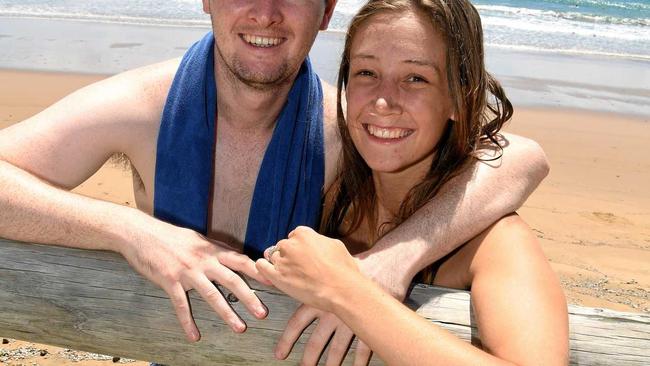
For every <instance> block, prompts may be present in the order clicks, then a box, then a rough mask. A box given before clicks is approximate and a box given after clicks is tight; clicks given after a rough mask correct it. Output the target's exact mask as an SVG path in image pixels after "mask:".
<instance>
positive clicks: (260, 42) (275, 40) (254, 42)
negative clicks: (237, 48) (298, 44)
mask: <svg viewBox="0 0 650 366" xmlns="http://www.w3.org/2000/svg"><path fill="white" fill-rule="evenodd" d="M239 36H240V37H241V39H242V40H244V42H246V43H248V44H250V45H251V46H255V47H263V48H268V47H275V46H277V45H279V44H280V43H282V42H284V41H285V40H286V38H281V37H265V36H258V35H254V34H243V33H241V34H240V35H239Z"/></svg>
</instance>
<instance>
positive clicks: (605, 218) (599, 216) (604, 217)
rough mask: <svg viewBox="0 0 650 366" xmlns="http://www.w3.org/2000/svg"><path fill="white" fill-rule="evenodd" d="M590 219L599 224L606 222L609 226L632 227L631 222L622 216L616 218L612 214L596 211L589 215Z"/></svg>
mask: <svg viewBox="0 0 650 366" xmlns="http://www.w3.org/2000/svg"><path fill="white" fill-rule="evenodd" d="M588 217H589V218H590V219H592V220H595V221H599V222H606V223H608V224H623V225H630V224H631V222H630V221H629V220H628V219H626V218H624V217H620V216H616V215H614V214H613V213H611V212H598V211H594V212H592V213H591V214H588Z"/></svg>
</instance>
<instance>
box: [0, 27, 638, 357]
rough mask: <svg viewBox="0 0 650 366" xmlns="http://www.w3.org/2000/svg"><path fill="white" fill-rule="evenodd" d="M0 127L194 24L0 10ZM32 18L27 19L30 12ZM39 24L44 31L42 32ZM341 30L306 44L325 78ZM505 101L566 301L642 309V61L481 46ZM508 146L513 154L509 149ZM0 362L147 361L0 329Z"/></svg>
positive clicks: (115, 195) (333, 65) (114, 193)
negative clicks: (539, 172)
mask: <svg viewBox="0 0 650 366" xmlns="http://www.w3.org/2000/svg"><path fill="white" fill-rule="evenodd" d="M2 22H3V23H2V24H0V48H2V49H5V50H11V52H4V53H0V129H2V128H6V127H8V126H10V125H12V124H14V123H17V122H20V121H22V120H24V119H26V118H28V117H29V116H32V115H34V114H36V113H38V112H39V111H41V110H43V109H44V108H46V107H47V106H49V105H51V104H52V103H54V102H56V101H57V100H59V99H61V98H62V97H64V96H65V95H67V94H69V93H71V92H72V91H74V90H77V89H79V88H81V87H83V86H84V85H87V84H90V83H92V82H94V81H97V80H101V79H102V78H105V77H107V76H108V75H111V74H115V73H117V72H120V71H123V70H126V69H130V68H133V67H137V66H141V65H146V64H149V63H152V62H155V61H158V60H164V59H167V58H171V57H177V56H180V55H182V54H183V52H184V51H185V49H186V48H187V47H188V46H189V45H190V44H191V43H192V42H193V40H196V39H198V38H199V37H200V36H201V35H202V34H203V33H204V32H205V31H206V29H205V28H200V27H199V28H181V27H178V28H171V27H154V26H147V27H144V26H136V25H124V24H121V25H116V24H99V23H97V24H95V23H90V22H70V21H63V20H43V19H40V20H32V19H18V18H16V19H13V18H3V19H2ZM36 22H37V23H39V25H38V26H35V25H34V24H35V23H36ZM42 29H49V30H51V31H50V32H43V31H42ZM342 38H343V34H342V33H340V32H325V33H322V34H321V35H320V36H319V38H318V39H317V42H316V45H315V47H314V49H313V50H312V53H311V56H312V60H313V61H314V64H315V67H316V69H317V70H318V72H319V74H320V75H321V76H322V77H323V78H324V79H325V80H327V81H329V82H331V83H333V82H334V81H335V78H336V72H337V68H338V58H339V56H338V55H340V50H341V48H342V45H341V41H342ZM487 54H488V60H487V64H488V67H489V69H490V70H491V71H492V72H494V73H495V74H496V76H497V77H498V78H499V79H500V80H501V81H502V82H503V83H504V85H505V86H506V89H507V91H508V93H509V95H510V96H511V97H512V100H513V101H514V104H515V106H516V113H515V116H514V119H513V121H512V122H511V123H510V124H509V125H508V126H507V128H506V130H507V131H509V132H513V133H517V134H520V135H524V136H527V137H529V138H532V139H534V140H536V141H537V142H539V143H540V144H541V145H542V147H543V148H544V150H545V151H546V153H547V155H548V158H549V161H550V163H551V173H550V175H549V176H548V177H547V178H546V180H545V181H544V182H543V183H542V185H541V186H540V187H539V188H538V189H537V190H536V191H535V192H534V193H533V195H532V196H531V197H530V198H529V199H528V201H527V202H526V204H525V205H524V207H523V208H522V209H521V210H520V211H519V213H520V214H521V215H522V217H523V218H524V219H525V220H526V221H527V222H528V223H529V225H530V226H531V227H532V228H533V230H534V231H535V232H536V234H537V236H538V237H539V239H540V241H541V243H542V246H543V249H544V251H545V253H546V255H547V257H548V259H549V261H550V262H551V265H552V267H553V269H554V270H555V272H556V273H557V274H558V276H559V277H560V280H561V282H562V285H563V288H564V290H565V294H566V296H567V298H568V300H569V302H570V303H572V304H578V305H584V306H591V307H603V308H610V309H615V310H621V311H630V312H645V313H650V268H649V266H648V263H650V190H648V189H647V187H648V184H649V183H650V156H649V155H648V154H647V146H646V145H647V143H648V142H649V141H650V89H649V85H650V72H649V71H648V70H650V64H649V63H648V62H647V61H639V60H628V59H622V58H595V57H574V56H570V55H548V54H535V53H525V52H514V51H504V50H501V49H494V48H492V49H488V52H487ZM513 158H516V157H513ZM74 191H75V192H77V193H80V194H84V195H87V196H91V197H95V198H99V199H103V200H108V201H112V202H115V203H118V204H123V205H131V206H133V205H134V198H133V191H132V182H131V173H130V171H128V170H125V169H124V167H123V166H121V165H116V164H113V163H112V162H110V161H109V162H107V163H106V164H105V165H104V166H103V167H102V168H101V169H100V170H99V171H98V172H97V173H96V174H95V175H94V176H93V177H91V178H90V179H89V180H88V181H86V182H85V183H84V184H82V185H81V186H79V187H77V188H76V189H75V190H74ZM0 340H1V341H2V344H0V365H4V364H7V365H34V364H37V365H44V366H49V365H80V366H96V365H107V364H112V363H114V362H120V363H128V364H130V365H138V366H140V365H148V363H145V362H141V361H137V362H136V361H133V360H124V359H121V360H117V359H113V358H112V357H110V356H103V357H102V356H98V355H92V354H86V353H77V352H73V351H69V350H64V349H62V348H57V347H51V346H46V345H40V344H32V343H27V342H23V341H18V340H9V339H7V340H6V342H5V339H3V338H2V335H1V334H0Z"/></svg>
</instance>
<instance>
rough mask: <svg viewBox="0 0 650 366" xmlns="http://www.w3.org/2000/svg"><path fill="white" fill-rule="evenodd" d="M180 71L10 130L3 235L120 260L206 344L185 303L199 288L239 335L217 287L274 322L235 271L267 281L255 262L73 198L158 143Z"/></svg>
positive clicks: (74, 103)
mask: <svg viewBox="0 0 650 366" xmlns="http://www.w3.org/2000/svg"><path fill="white" fill-rule="evenodd" d="M174 67H175V64H174V63H165V64H162V65H158V66H156V67H151V68H144V69H141V70H137V71H132V72H128V73H125V74H123V75H118V76H115V77H113V78H110V79H107V80H104V81H102V82H99V83H97V84H93V85H91V86H88V87H86V88H84V89H82V90H80V91H77V92H75V93H73V94H71V95H70V96H68V97H66V98H64V99H63V100H61V101H60V102H58V103H56V104H54V105H53V106H51V107H50V108H48V109H46V110H45V111H43V112H41V113H39V114H37V115H36V116H34V117H32V118H30V119H28V120H26V121H24V122H21V123H19V124H17V125H14V126H11V127H8V128H6V129H4V130H1V131H0V236H2V237H6V238H10V239H14V240H20V241H32V242H38V243H45V244H57V245H65V246H72V247H79V248H85V249H104V250H112V251H116V252H119V253H121V254H122V255H123V256H124V257H125V258H126V259H127V260H128V261H129V263H130V264H131V265H132V266H133V267H134V268H135V269H136V270H137V271H138V272H140V273H141V274H143V275H144V276H146V277H147V278H148V279H149V280H151V281H153V282H154V283H156V284H157V285H158V286H160V287H161V288H163V290H165V291H166V292H167V293H168V295H169V296H170V298H171V300H172V303H173V305H174V308H175V310H176V312H177V316H178V318H179V320H180V322H181V324H182V326H183V328H184V330H185V332H186V334H187V336H188V338H189V339H190V340H198V338H199V333H198V329H197V328H196V325H195V324H194V321H193V319H192V317H191V313H190V310H189V309H190V308H189V304H188V300H187V295H186V291H188V290H190V289H196V290H197V291H198V292H199V293H200V294H201V296H203V297H204V299H205V300H206V301H207V302H208V303H209V304H210V305H211V306H212V307H213V308H214V309H215V311H217V312H218V313H219V315H221V316H222V317H223V318H224V320H225V321H226V322H227V324H229V325H230V326H231V327H232V328H233V329H235V330H236V331H243V330H244V329H245V325H244V323H243V322H242V320H241V319H240V318H239V317H238V316H237V314H236V313H234V311H233V310H232V309H231V308H230V306H229V304H228V303H227V302H226V301H225V299H224V298H223V296H221V294H220V293H219V291H218V290H217V289H216V287H215V286H214V285H213V284H212V282H211V281H216V282H219V283H221V284H223V285H224V286H225V287H227V288H229V289H230V290H231V291H232V292H233V293H234V294H235V295H236V296H237V297H238V298H239V299H241V300H242V301H243V302H244V303H245V304H246V306H247V308H248V310H249V311H251V313H253V314H254V315H255V316H257V317H264V316H265V315H266V310H265V308H264V307H263V305H262V304H261V302H260V301H259V299H257V297H256V296H255V295H254V293H253V292H252V291H251V290H250V289H249V288H248V286H247V285H246V284H245V283H244V281H243V280H242V279H241V278H240V277H239V276H238V275H237V274H236V273H234V272H233V271H232V270H230V269H229V268H232V269H233V270H240V271H242V272H244V273H246V274H248V275H249V276H252V277H255V278H256V279H258V280H264V279H263V278H261V277H260V276H259V275H258V272H257V271H256V270H255V267H254V263H253V262H252V261H251V260H250V259H249V258H247V257H245V256H243V255H240V254H237V253H234V252H232V251H230V250H227V249H225V248H223V247H221V246H219V245H215V243H213V242H211V241H209V240H207V239H206V238H204V237H202V236H201V235H199V234H197V233H195V232H193V231H191V230H187V229H182V228H178V227H175V226H173V225H169V224H166V223H164V222H162V221H159V220H157V219H155V218H153V217H151V216H149V215H147V214H145V213H143V212H140V211H138V210H136V209H132V208H129V207H125V206H120V205H117V204H113V203H108V202H103V201H99V200H95V199H91V198H87V197H83V196H80V195H77V194H74V193H71V192H68V191H67V189H71V188H73V187H74V186H76V185H78V184H80V183H81V182H83V181H84V180H85V179H86V178H88V177H89V176H90V175H91V174H92V173H94V172H95V171H96V170H97V169H98V168H99V167H100V166H101V165H102V164H103V163H104V162H105V161H106V160H107V159H108V157H110V156H111V155H112V154H113V153H114V152H125V153H126V154H127V155H129V156H132V155H138V154H141V151H140V150H138V148H139V147H140V146H142V145H143V144H145V143H146V142H147V141H149V142H151V141H150V140H147V139H151V138H154V139H155V136H156V131H157V126H158V125H157V123H158V121H159V120H160V113H161V110H162V101H164V99H165V97H166V94H167V90H168V89H169V84H170V82H171V76H173V73H174V70H175V68H174ZM152 136H153V137H152ZM153 144H154V146H155V141H153ZM228 267H229V268H228Z"/></svg>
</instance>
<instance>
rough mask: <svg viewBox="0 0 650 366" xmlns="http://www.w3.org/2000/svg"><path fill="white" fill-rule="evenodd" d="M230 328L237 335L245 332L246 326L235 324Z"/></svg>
mask: <svg viewBox="0 0 650 366" xmlns="http://www.w3.org/2000/svg"><path fill="white" fill-rule="evenodd" d="M232 328H233V330H234V331H235V332H237V333H244V331H245V330H246V325H244V324H243V323H235V324H234V325H233V327H232Z"/></svg>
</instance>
